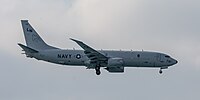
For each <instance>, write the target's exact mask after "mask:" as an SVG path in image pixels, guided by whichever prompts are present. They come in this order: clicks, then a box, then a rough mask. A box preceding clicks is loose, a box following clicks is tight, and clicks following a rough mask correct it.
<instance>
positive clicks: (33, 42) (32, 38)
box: [21, 20, 57, 50]
mask: <svg viewBox="0 0 200 100" xmlns="http://www.w3.org/2000/svg"><path fill="white" fill-rule="evenodd" d="M21 23H22V28H23V31H24V37H25V40H26V45H27V46H28V47H30V48H33V49H35V50H46V49H57V48H55V47H52V46H49V45H47V44H46V43H45V42H44V41H43V40H42V38H41V37H40V36H39V35H38V34H37V32H36V31H35V30H34V29H33V27H32V26H31V25H30V24H29V23H28V20H21Z"/></svg>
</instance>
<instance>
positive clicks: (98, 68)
mask: <svg viewBox="0 0 200 100" xmlns="http://www.w3.org/2000/svg"><path fill="white" fill-rule="evenodd" d="M95 70H96V74H97V75H100V74H101V71H100V67H96V68H95Z"/></svg>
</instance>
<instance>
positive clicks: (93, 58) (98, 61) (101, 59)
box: [70, 38, 109, 67]
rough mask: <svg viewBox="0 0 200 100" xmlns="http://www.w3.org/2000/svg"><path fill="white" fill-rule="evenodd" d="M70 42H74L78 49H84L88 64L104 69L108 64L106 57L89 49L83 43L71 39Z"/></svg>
mask: <svg viewBox="0 0 200 100" xmlns="http://www.w3.org/2000/svg"><path fill="white" fill-rule="evenodd" d="M70 39H71V40H72V41H74V42H76V43H77V44H78V45H79V46H80V47H82V48H83V49H84V53H85V55H86V56H87V57H88V58H89V59H90V64H92V65H94V67H96V66H98V67H105V66H106V65H107V63H108V59H109V58H108V57H106V56H105V55H103V54H102V53H100V52H98V51H96V50H95V49H93V48H91V47H89V46H88V45H86V44H85V43H83V42H81V41H78V40H75V39H72V38H70Z"/></svg>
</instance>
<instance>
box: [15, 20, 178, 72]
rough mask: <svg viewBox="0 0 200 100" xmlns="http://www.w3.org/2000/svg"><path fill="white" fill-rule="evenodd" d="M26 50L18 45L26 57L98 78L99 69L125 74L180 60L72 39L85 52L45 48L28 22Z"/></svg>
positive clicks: (166, 65)
mask: <svg viewBox="0 0 200 100" xmlns="http://www.w3.org/2000/svg"><path fill="white" fill-rule="evenodd" d="M21 23H22V28H23V32H24V37H25V41H26V46H25V45H23V44H20V43H18V45H19V46H20V47H21V48H22V49H23V51H25V53H23V54H25V55H26V57H30V58H35V59H37V60H43V61H47V62H51V63H55V64H61V65H70V66H85V67H86V68H87V69H95V71H96V75H100V74H101V71H100V68H104V69H105V70H107V71H108V72H111V73H123V72H124V68H125V67H145V68H148V67H149V68H159V69H160V70H159V73H160V74H162V69H167V68H168V67H169V66H172V65H174V64H176V63H178V61H177V60H175V59H174V58H172V57H170V56H169V55H167V54H164V53H159V52H148V51H132V50H131V51H122V50H120V51H114V50H95V49H94V48H92V47H90V46H88V45H87V44H85V43H83V42H82V41H79V40H76V39H72V38H70V39H71V40H72V41H74V42H75V43H77V44H78V45H79V46H80V47H81V48H82V49H83V50H75V49H72V50H63V49H60V48H57V47H53V46H50V45H48V44H46V43H45V42H44V41H43V39H42V38H41V37H40V36H39V35H38V33H37V32H36V31H35V30H34V28H33V27H32V26H31V25H30V24H29V22H28V20H21Z"/></svg>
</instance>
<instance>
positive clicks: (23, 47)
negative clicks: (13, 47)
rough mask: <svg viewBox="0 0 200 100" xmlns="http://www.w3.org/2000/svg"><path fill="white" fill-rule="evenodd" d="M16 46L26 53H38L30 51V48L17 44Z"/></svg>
mask: <svg viewBox="0 0 200 100" xmlns="http://www.w3.org/2000/svg"><path fill="white" fill-rule="evenodd" d="M18 45H19V46H20V47H21V48H22V49H23V50H24V51H25V52H27V53H38V51H37V50H34V49H32V48H30V47H27V46H25V45H23V44H20V43H18Z"/></svg>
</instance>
